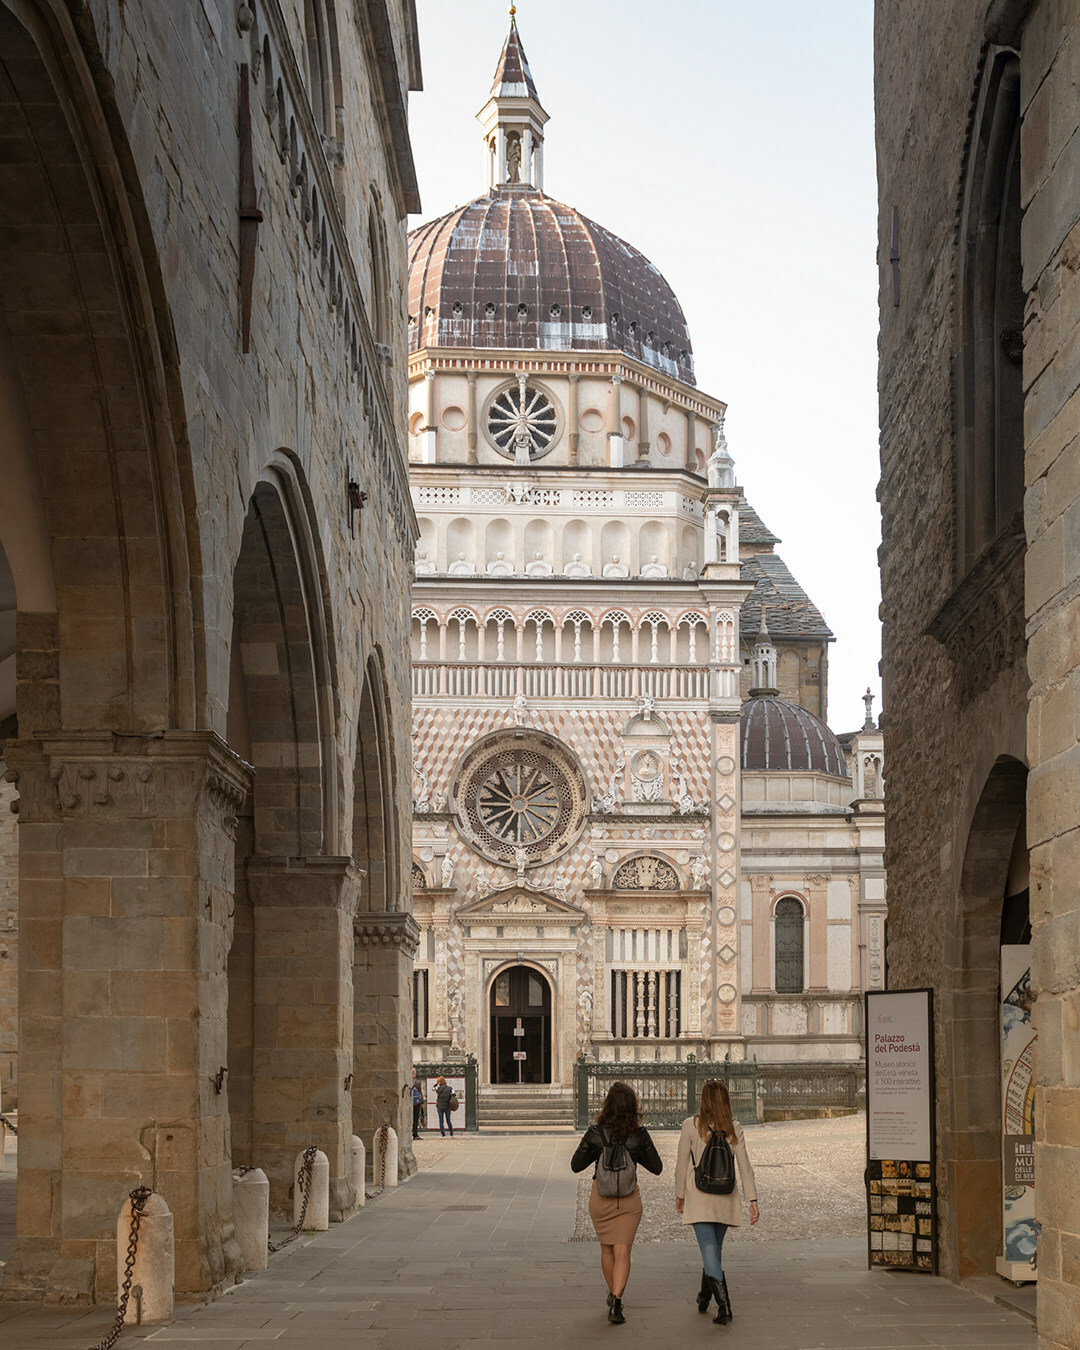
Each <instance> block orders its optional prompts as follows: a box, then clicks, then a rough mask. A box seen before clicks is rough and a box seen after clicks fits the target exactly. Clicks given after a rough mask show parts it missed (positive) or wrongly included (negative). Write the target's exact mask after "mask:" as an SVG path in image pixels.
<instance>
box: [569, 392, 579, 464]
mask: <svg viewBox="0 0 1080 1350" xmlns="http://www.w3.org/2000/svg"><path fill="white" fill-rule="evenodd" d="M568 378H569V382H570V387H569V390H568V391H567V399H566V422H567V427H568V432H567V439H568V442H569V461H570V463H571V464H576V463H577V462H578V446H579V445H580V442H581V429H580V428H579V426H578V381H579V380H580V378H581V377H580V376H579V375H578V373H577V371H571V372H570V375H569V377H568Z"/></svg>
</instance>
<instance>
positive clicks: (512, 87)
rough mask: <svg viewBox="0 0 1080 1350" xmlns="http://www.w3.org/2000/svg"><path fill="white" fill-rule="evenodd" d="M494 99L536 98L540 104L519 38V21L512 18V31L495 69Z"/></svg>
mask: <svg viewBox="0 0 1080 1350" xmlns="http://www.w3.org/2000/svg"><path fill="white" fill-rule="evenodd" d="M491 94H492V97H493V98H534V99H536V101H537V103H539V102H540V95H539V94H538V93H537V92H536V85H535V84H534V83H533V77H532V71H531V70H530V69H529V62H528V60H527V59H526V57H525V48H524V47H523V46H522V45H521V38H520V37H519V36H518V30H517V20H516V19H514V18H511V20H510V31H509V33H507V35H506V41H505V42H504V43H503V49H502V54H501V56H500V57H499V64H498V66H496V68H495V79H494V80H493V81H492V84H491Z"/></svg>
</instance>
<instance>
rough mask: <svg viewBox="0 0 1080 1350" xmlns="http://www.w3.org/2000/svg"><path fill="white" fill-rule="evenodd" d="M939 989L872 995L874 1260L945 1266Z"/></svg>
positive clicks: (870, 1204) (870, 1201)
mask: <svg viewBox="0 0 1080 1350" xmlns="http://www.w3.org/2000/svg"><path fill="white" fill-rule="evenodd" d="M932 1013H933V991H932V990H929V989H907V990H889V991H885V990H873V991H870V992H868V993H867V995H866V1158H867V1167H866V1185H867V1196H866V1200H867V1229H868V1244H867V1245H868V1255H869V1264H870V1265H871V1266H895V1267H899V1268H901V1269H908V1270H922V1271H927V1272H930V1273H933V1272H934V1271H935V1270H936V1269H937V1197H936V1179H935V1174H934V1173H935V1169H934V1038H933V1019H932Z"/></svg>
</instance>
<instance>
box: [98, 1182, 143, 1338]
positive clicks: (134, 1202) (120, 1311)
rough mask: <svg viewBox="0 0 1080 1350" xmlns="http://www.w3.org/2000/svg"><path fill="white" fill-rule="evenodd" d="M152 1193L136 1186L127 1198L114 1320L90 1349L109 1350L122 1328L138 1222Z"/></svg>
mask: <svg viewBox="0 0 1080 1350" xmlns="http://www.w3.org/2000/svg"><path fill="white" fill-rule="evenodd" d="M151 1195H153V1191H151V1189H150V1187H149V1186H136V1187H135V1189H134V1190H133V1191H132V1192H131V1194H130V1196H129V1197H128V1199H129V1200H130V1201H131V1229H130V1231H129V1233H128V1245H127V1256H126V1258H125V1260H124V1279H123V1283H122V1284H121V1285H120V1301H119V1303H118V1304H117V1308H116V1321H115V1322H114V1323H113V1325H112V1330H111V1331H110V1332H109V1334H108V1335H107V1336H106V1337H105V1339H104V1340H102V1341H98V1343H97V1345H93V1346H91V1347H90V1350H111V1347H112V1346H114V1345H115V1344H116V1338H117V1337H118V1336H119V1335H120V1333H121V1331H123V1329H124V1318H125V1316H126V1315H127V1306H128V1299H129V1298H130V1297H131V1281H132V1277H133V1276H134V1274H135V1253H136V1252H137V1251H138V1250H139V1224H140V1223H141V1222H142V1216H143V1210H144V1209H145V1208H146V1202H147V1200H149V1199H150V1197H151Z"/></svg>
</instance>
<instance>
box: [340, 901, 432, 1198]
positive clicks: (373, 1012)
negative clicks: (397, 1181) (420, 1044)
mask: <svg viewBox="0 0 1080 1350" xmlns="http://www.w3.org/2000/svg"><path fill="white" fill-rule="evenodd" d="M419 941H420V929H419V927H418V926H417V923H416V920H415V919H414V918H413V916H412V915H411V914H369V913H365V914H360V915H357V919H356V949H355V959H356V966H355V970H354V976H353V983H354V986H355V997H354V1003H353V1007H354V1017H355V1021H354V1040H355V1045H356V1057H355V1061H354V1065H353V1075H354V1078H353V1091H352V1109H353V1128H354V1129H355V1132H356V1133H357V1134H358V1135H359V1136H360V1138H361V1139H362V1140H363V1141H364V1144H365V1146H366V1147H367V1150H368V1152H369V1154H372V1155H373V1154H374V1143H373V1136H374V1133H375V1131H376V1130H377V1129H378V1128H379V1126H380V1125H391V1126H393V1128H394V1129H395V1130H396V1131H397V1135H398V1139H399V1140H400V1149H401V1151H400V1159H399V1168H400V1171H401V1174H402V1176H411V1175H412V1174H413V1172H415V1171H416V1159H415V1158H414V1156H413V1151H412V1142H411V1141H412V1128H411V1127H412V1100H411V1097H410V1096H409V1095H408V1094H406V1096H404V1097H403V1096H402V1093H401V1089H402V1087H403V1086H404V1085H405V1084H406V1083H408V1082H410V1081H411V1077H412V963H413V957H414V956H415V955H416V950H417V946H418V945H419Z"/></svg>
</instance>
